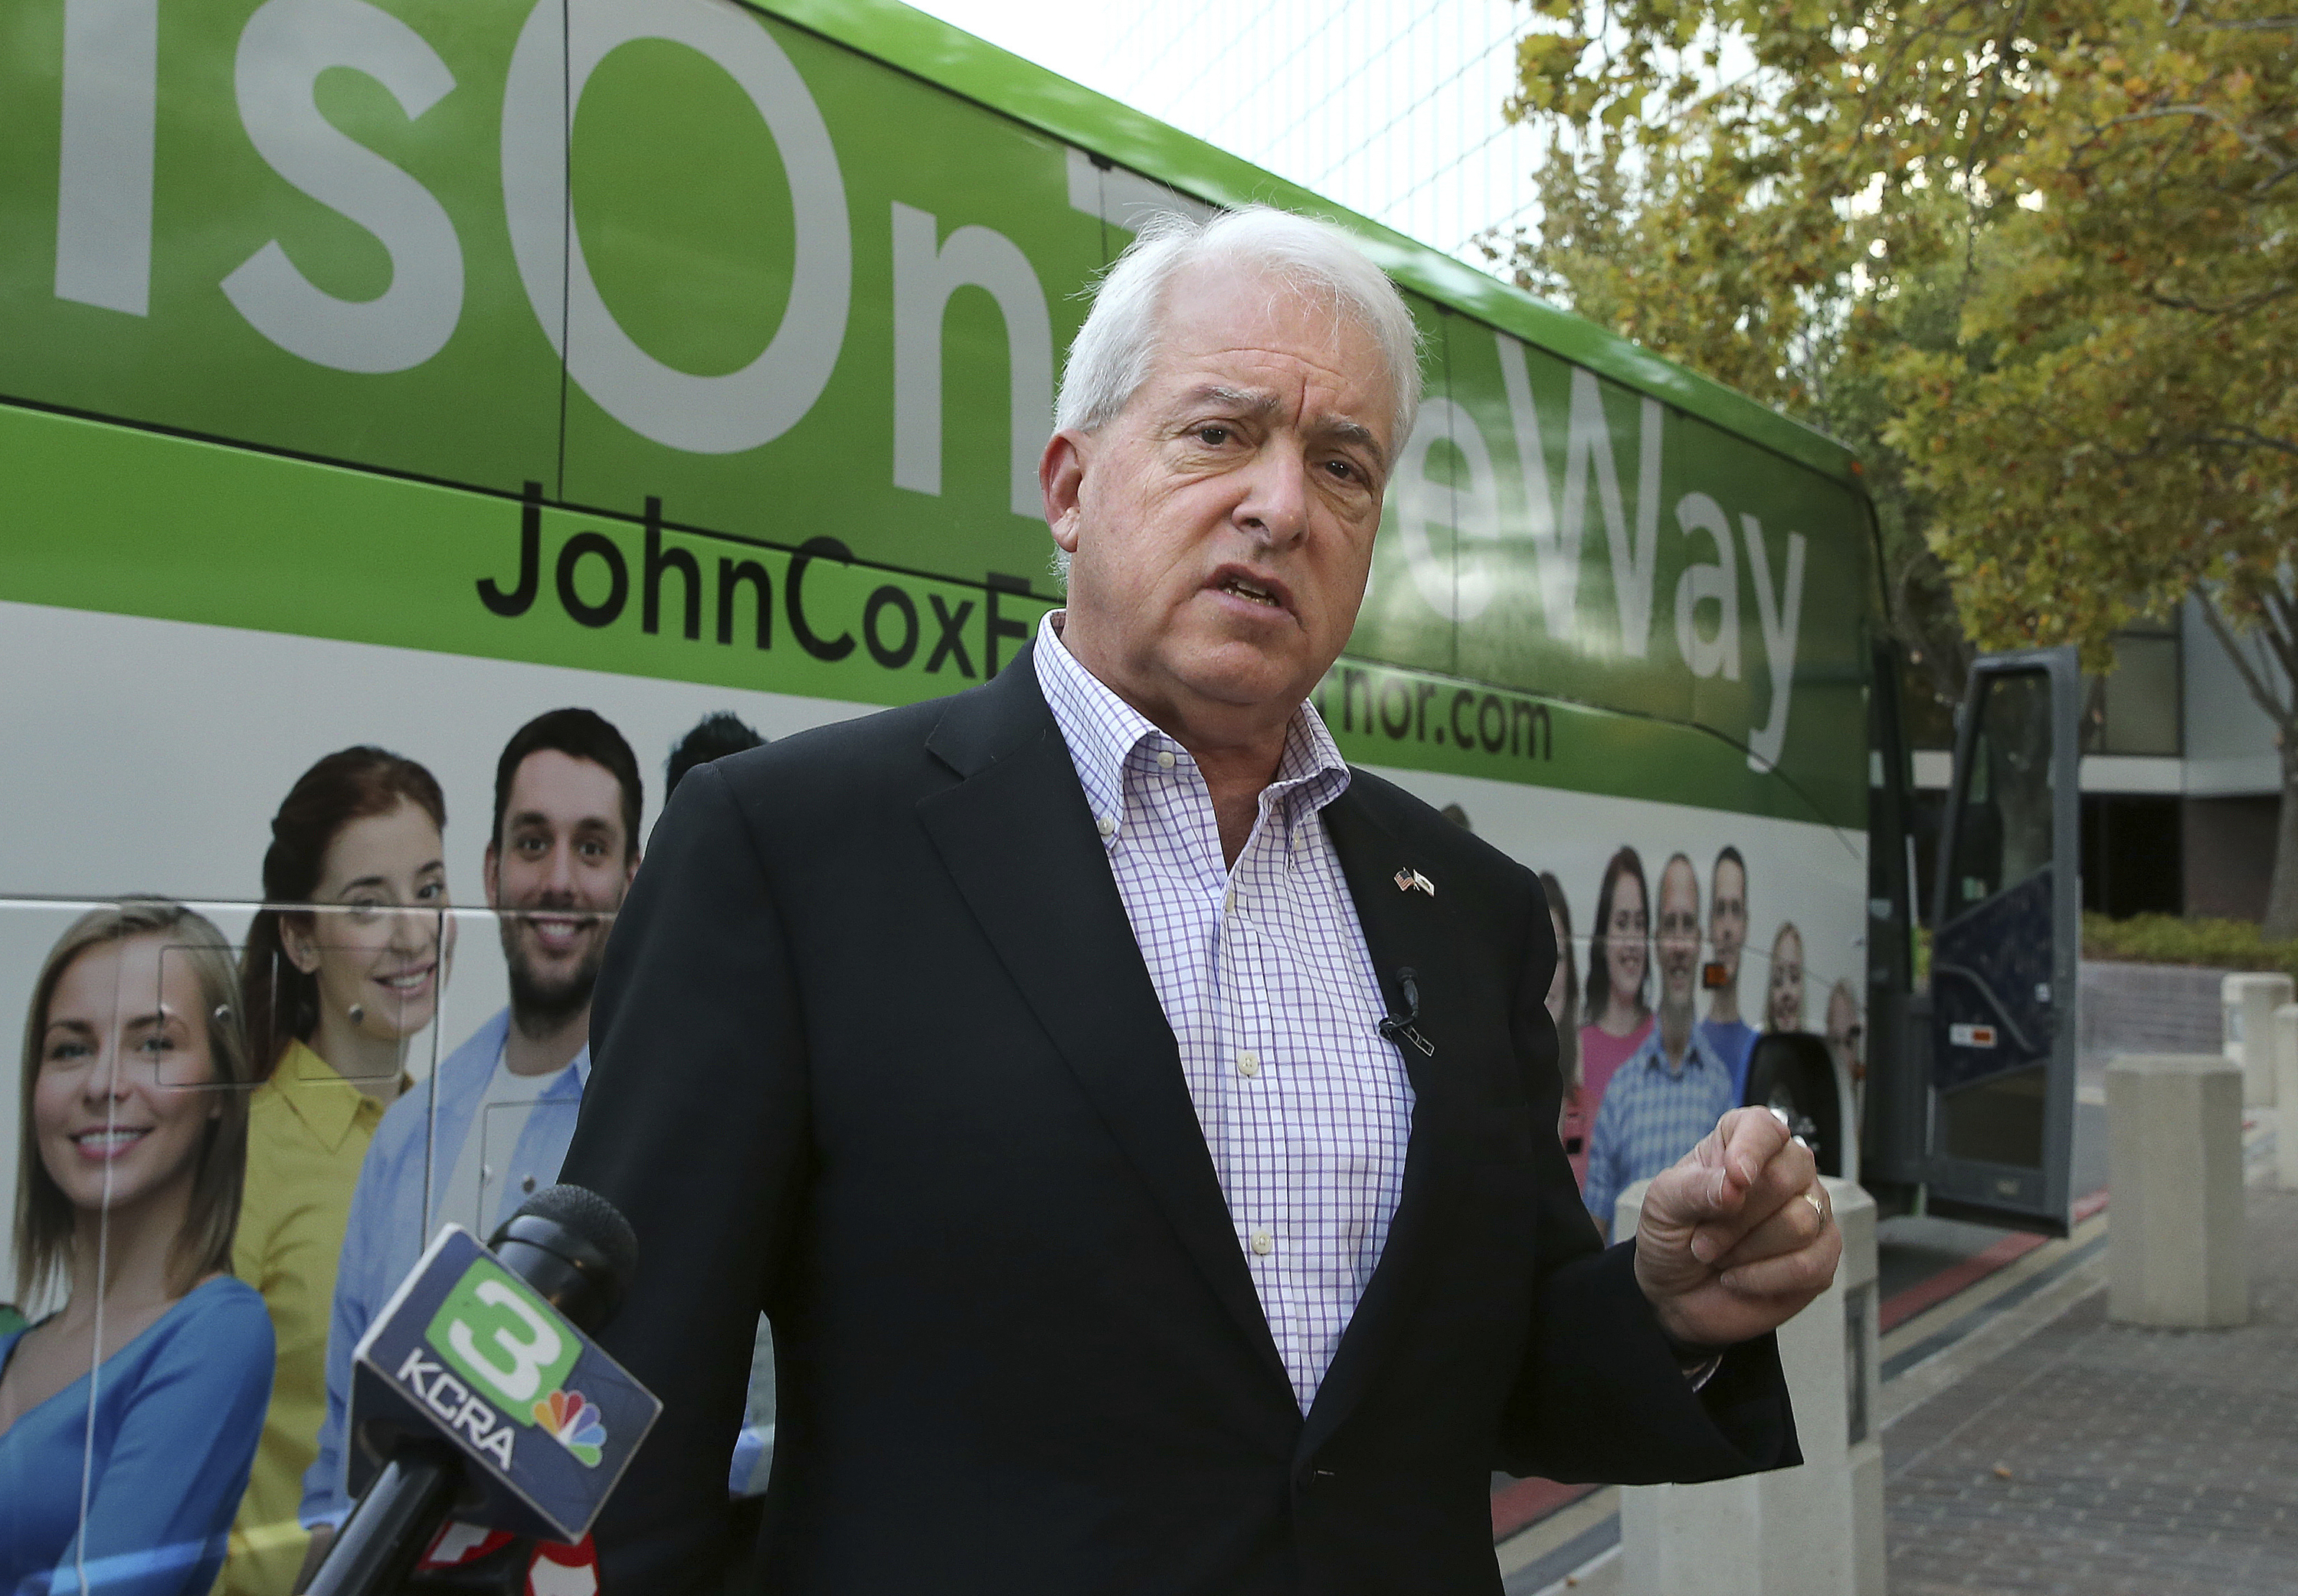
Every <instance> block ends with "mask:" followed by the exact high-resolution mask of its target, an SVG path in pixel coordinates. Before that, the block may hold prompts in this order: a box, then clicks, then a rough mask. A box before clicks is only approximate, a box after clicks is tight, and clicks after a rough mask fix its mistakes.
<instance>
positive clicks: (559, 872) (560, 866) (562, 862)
mask: <svg viewBox="0 0 2298 1596" xmlns="http://www.w3.org/2000/svg"><path fill="white" fill-rule="evenodd" d="M542 889H543V890H544V891H546V892H566V893H571V892H573V891H574V890H575V850H574V849H573V848H570V847H568V846H567V845H566V844H565V843H563V842H562V843H560V844H559V845H558V847H556V848H552V849H551V850H550V858H549V859H548V860H547V861H546V862H545V863H544V866H543V876H542Z"/></svg>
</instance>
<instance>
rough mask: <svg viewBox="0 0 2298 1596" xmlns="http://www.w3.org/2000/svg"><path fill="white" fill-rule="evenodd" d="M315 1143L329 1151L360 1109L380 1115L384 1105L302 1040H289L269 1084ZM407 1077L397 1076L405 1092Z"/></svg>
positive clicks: (355, 1117) (358, 1115) (358, 1116)
mask: <svg viewBox="0 0 2298 1596" xmlns="http://www.w3.org/2000/svg"><path fill="white" fill-rule="evenodd" d="M268 1084H269V1086H270V1087H271V1088H272V1090H274V1091H275V1092H277V1093H278V1095H279V1098H280V1101H282V1102H284V1103H285V1104H287V1106H288V1108H289V1109H290V1110H291V1111H292V1112H293V1113H294V1115H295V1117H296V1118H297V1119H299V1120H301V1121H302V1122H303V1126H304V1129H307V1130H309V1131H310V1133H311V1135H312V1137H314V1138H316V1139H317V1140H318V1144H319V1145H321V1146H322V1147H325V1148H326V1149H327V1151H328V1152H330V1153H332V1152H334V1151H335V1149H336V1148H338V1147H340V1146H342V1145H343V1137H346V1136H348V1135H349V1134H350V1133H351V1127H352V1125H354V1124H356V1123H357V1122H358V1121H359V1118H360V1111H361V1110H362V1109H367V1110H369V1111H370V1113H371V1115H380V1114H381V1113H382V1112H383V1105H382V1104H379V1103H376V1100H375V1099H374V1098H372V1097H370V1096H368V1095H367V1094H366V1093H365V1092H362V1091H360V1089H359V1087H355V1086H353V1085H352V1084H351V1082H350V1081H348V1080H345V1079H343V1076H342V1075H341V1074H340V1073H339V1072H338V1071H336V1069H335V1066H334V1065H333V1064H330V1063H327V1060H325V1059H323V1058H321V1057H320V1056H319V1055H318V1054H316V1053H314V1052H312V1051H311V1049H310V1046H307V1045H305V1044H304V1043H302V1042H290V1043H288V1044H287V1050H286V1051H285V1053H283V1054H280V1055H279V1064H278V1067H277V1069H275V1070H273V1071H271V1079H270V1080H269V1083H268ZM408 1085H409V1080H408V1078H407V1077H406V1076H405V1075H403V1074H402V1075H401V1077H400V1078H399V1089H400V1090H401V1092H404V1091H405V1090H406V1089H407V1087H408Z"/></svg>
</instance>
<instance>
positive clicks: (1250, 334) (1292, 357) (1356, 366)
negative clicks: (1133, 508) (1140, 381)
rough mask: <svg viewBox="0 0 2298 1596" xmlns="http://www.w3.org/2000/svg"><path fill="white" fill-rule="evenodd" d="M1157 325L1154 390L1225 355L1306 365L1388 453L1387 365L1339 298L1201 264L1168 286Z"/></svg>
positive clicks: (1249, 271) (1311, 286)
mask: <svg viewBox="0 0 2298 1596" xmlns="http://www.w3.org/2000/svg"><path fill="white" fill-rule="evenodd" d="M1155 327H1156V334H1155V337H1154V340H1153V345H1152V355H1151V360H1150V364H1149V368H1148V372H1147V376H1148V379H1149V384H1150V385H1155V384H1156V383H1157V381H1158V379H1159V378H1161V377H1165V378H1170V377H1173V376H1176V375H1177V374H1178V373H1181V372H1184V371H1186V370H1188V369H1191V368H1195V367H1197V366H1199V365H1202V364H1203V363H1205V362H1207V361H1219V360H1221V359H1222V358H1223V357H1244V358H1250V357H1252V356H1256V355H1258V356H1261V357H1265V358H1266V359H1267V360H1269V361H1270V362H1272V363H1274V364H1278V365H1287V364H1291V363H1294V362H1298V363H1299V364H1300V365H1301V366H1302V367H1304V368H1308V370H1309V371H1310V373H1312V374H1313V376H1314V378H1315V379H1316V380H1318V382H1319V384H1320V385H1328V386H1329V389H1330V392H1329V393H1327V394H1325V395H1323V397H1324V398H1325V399H1326V401H1327V407H1328V408H1330V409H1333V410H1335V412H1336V413H1338V414H1340V415H1343V416H1344V417H1346V418H1348V419H1350V420H1352V421H1355V422H1357V423H1360V424H1361V425H1362V426H1367V427H1369V428H1370V429H1371V430H1372V431H1373V433H1374V434H1376V437H1377V438H1378V439H1379V440H1380V441H1381V443H1382V446H1383V448H1384V451H1385V450H1386V449H1387V446H1388V440H1389V437H1390V434H1391V432H1392V430H1393V428H1392V426H1391V424H1392V422H1393V416H1392V414H1391V411H1392V410H1393V408H1394V401H1393V398H1392V389H1393V380H1392V376H1391V373H1390V371H1389V369H1388V362H1387V360H1386V359H1385V356H1384V355H1383V354H1382V351H1381V347H1380V341H1379V339H1378V338H1377V337H1376V336H1375V335H1374V334H1373V332H1372V329H1370V328H1369V327H1366V326H1365V324H1364V321H1363V318H1361V317H1360V315H1359V314H1358V313H1357V312H1356V310H1354V309H1353V308H1352V307H1351V306H1350V304H1349V303H1348V302H1347V301H1346V300H1344V299H1343V298H1342V296H1341V295H1340V294H1337V293H1335V291H1334V290H1332V289H1330V288H1328V287H1326V286H1324V285H1318V284H1316V283H1297V282H1293V281H1290V280H1287V279H1286V278H1285V277H1282V276H1280V275H1279V274H1277V273H1276V272H1274V271H1271V270H1269V269H1266V268H1258V267H1252V266H1244V265H1240V264H1238V263H1236V262H1231V261H1224V260H1198V261H1193V262H1191V263H1190V264H1189V265H1187V266H1185V267H1183V268H1181V269H1179V270H1178V271H1177V272H1175V273H1174V274H1173V276H1172V277H1170V279H1169V280H1168V281H1167V282H1166V283H1165V285H1164V288H1163V290H1162V292H1161V294H1160V295H1159V297H1158V302H1157V310H1156V315H1155Z"/></svg>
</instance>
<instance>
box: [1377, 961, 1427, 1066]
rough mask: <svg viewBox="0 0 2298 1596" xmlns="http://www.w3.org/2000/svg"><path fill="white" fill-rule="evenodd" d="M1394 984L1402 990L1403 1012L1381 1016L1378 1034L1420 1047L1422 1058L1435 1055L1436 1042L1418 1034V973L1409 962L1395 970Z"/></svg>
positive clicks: (1394, 1040)
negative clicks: (1399, 1014) (1399, 1015)
mask: <svg viewBox="0 0 2298 1596" xmlns="http://www.w3.org/2000/svg"><path fill="white" fill-rule="evenodd" d="M1396 984H1397V985H1398V986H1399V987H1401V988H1403V990H1404V1013H1403V1016H1402V1017H1401V1018H1399V1017H1398V1016H1397V1015H1394V1014H1389V1015H1385V1016H1384V1017H1383V1018H1382V1020H1381V1022H1380V1034H1381V1035H1382V1036H1384V1037H1386V1038H1388V1039H1389V1040H1390V1041H1392V1042H1395V1043H1398V1044H1400V1045H1401V1044H1403V1043H1406V1042H1409V1043H1411V1044H1412V1045H1413V1046H1415V1047H1418V1048H1419V1049H1420V1053H1421V1056H1422V1057H1424V1058H1434V1057H1435V1056H1436V1044H1435V1043H1434V1042H1432V1041H1430V1040H1429V1039H1428V1038H1426V1037H1424V1036H1422V1035H1421V1034H1420V1023H1419V1021H1420V973H1419V972H1418V971H1417V970H1415V969H1413V967H1412V966H1411V965H1409V964H1406V965H1404V966H1402V967H1401V969H1399V970H1398V971H1397V972H1396Z"/></svg>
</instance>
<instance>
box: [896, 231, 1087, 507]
mask: <svg viewBox="0 0 2298 1596" xmlns="http://www.w3.org/2000/svg"><path fill="white" fill-rule="evenodd" d="M939 235H940V227H939V224H938V222H937V221H936V220H935V219H934V218H933V216H932V215H931V214H930V213H929V212H927V211H920V210H917V209H915V208H913V207H912V206H909V205H905V204H903V203H901V202H900V201H899V200H897V201H895V202H894V485H895V486H896V487H897V488H908V489H909V490H910V491H911V492H917V493H935V494H938V493H939V492H941V409H942V391H941V323H942V316H943V314H944V312H945V311H946V310H948V308H949V296H950V295H951V294H955V293H956V292H957V291H958V290H959V289H961V288H965V287H973V288H980V289H985V290H987V291H988V294H989V297H990V298H992V299H994V300H996V302H997V313H998V315H999V316H1001V317H1003V318H1004V321H1005V370H1006V383H1007V393H1008V395H1009V397H1008V401H1007V403H1008V412H1009V414H1010V416H1011V418H1012V423H1013V434H1012V438H1011V441H1010V444H1009V447H1010V448H1011V450H1012V451H1013V487H1012V491H1011V492H1010V494H1009V497H1010V499H1011V500H1012V503H1013V513H1014V514H1015V515H1017V516H1027V517H1030V518H1031V519H1033V520H1034V519H1039V518H1042V517H1044V515H1045V513H1046V500H1045V494H1044V491H1043V490H1042V489H1041V488H1039V487H1038V485H1037V457H1038V456H1039V455H1041V454H1043V453H1044V452H1045V450H1046V438H1047V437H1049V436H1051V435H1052V432H1053V415H1054V326H1053V321H1052V318H1050V317H1049V316H1047V314H1046V291H1045V289H1044V288H1043V287H1042V286H1041V285H1039V284H1038V282H1037V269H1036V268H1034V267H1032V266H1031V265H1030V264H1029V257H1028V256H1027V255H1025V254H1023V253H1022V252H1021V246H1020V245H1019V244H1015V243H1014V242H1013V240H1012V239H1010V238H1008V237H1006V236H1005V235H1004V234H1003V233H998V232H994V231H992V230H991V229H989V228H988V227H978V226H971V227H960V228H958V229H957V231H955V233H952V234H951V235H950V236H949V238H948V240H947V241H946V242H942V241H940V236H939Z"/></svg>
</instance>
